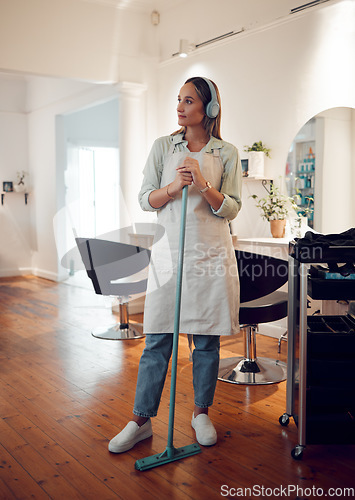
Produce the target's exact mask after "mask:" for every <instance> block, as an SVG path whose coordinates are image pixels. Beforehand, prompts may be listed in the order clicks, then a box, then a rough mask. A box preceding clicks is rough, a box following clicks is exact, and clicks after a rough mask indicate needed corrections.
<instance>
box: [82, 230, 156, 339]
mask: <svg viewBox="0 0 355 500" xmlns="http://www.w3.org/2000/svg"><path fill="white" fill-rule="evenodd" d="M76 244H77V246H78V249H79V252H80V256H81V259H82V261H83V263H84V266H85V269H86V272H87V274H88V276H89V278H90V279H91V281H92V284H93V286H94V290H95V292H96V293H97V294H100V295H111V296H115V297H117V298H118V302H119V317H120V322H119V323H116V324H114V325H112V326H110V327H107V328H98V329H96V330H93V331H92V335H93V336H94V337H97V338H100V339H108V340H125V339H138V338H141V337H143V336H144V335H142V334H141V333H140V332H139V331H138V330H137V329H136V328H134V326H133V325H132V324H130V323H129V314H128V302H129V300H130V299H131V298H132V295H137V294H143V293H144V292H145V291H146V288H147V278H146V277H143V279H141V278H142V276H139V274H138V280H137V281H132V278H131V279H130V280H128V277H132V276H133V275H136V274H137V273H140V272H141V271H143V270H144V269H145V268H146V267H147V266H148V264H149V259H150V250H148V249H145V248H141V247H139V246H135V245H128V244H126V243H118V242H114V241H107V240H100V239H96V238H76Z"/></svg>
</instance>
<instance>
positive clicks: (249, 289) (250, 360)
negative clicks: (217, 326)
mask: <svg viewBox="0 0 355 500" xmlns="http://www.w3.org/2000/svg"><path fill="white" fill-rule="evenodd" d="M235 253H236V258H237V262H238V271H239V280H240V310H239V323H240V325H241V328H242V329H243V333H244V356H243V357H234V358H227V359H221V360H220V364H219V372H218V379H219V380H222V381H224V382H231V383H234V384H249V385H259V384H273V383H276V382H281V381H282V380H285V378H286V374H287V372H286V364H285V363H283V362H281V361H278V360H275V359H270V358H259V357H257V356H256V331H257V329H258V324H259V323H269V322H271V321H276V320H279V319H281V318H285V317H286V316H287V299H288V294H287V293H286V292H282V291H280V290H278V289H279V288H280V287H281V286H282V285H284V284H285V283H286V282H287V280H288V263H287V261H284V260H281V259H276V258H274V257H268V256H266V255H258V254H253V253H249V252H241V251H238V250H236V252H235Z"/></svg>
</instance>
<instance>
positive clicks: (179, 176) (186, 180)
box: [169, 158, 198, 197]
mask: <svg viewBox="0 0 355 500" xmlns="http://www.w3.org/2000/svg"><path fill="white" fill-rule="evenodd" d="M186 159H187V158H186ZM186 159H185V160H184V162H185V161H186ZM190 160H192V158H190ZM192 161H196V160H192ZM184 162H183V163H182V165H180V167H178V168H177V169H176V177H175V179H174V180H173V182H171V183H170V184H169V194H170V195H171V196H172V197H175V196H176V195H177V194H178V193H179V191H181V190H182V188H183V187H184V186H191V184H192V183H193V176H192V174H191V172H189V171H188V170H186V169H184V167H183V165H184ZM197 165H198V162H197Z"/></svg>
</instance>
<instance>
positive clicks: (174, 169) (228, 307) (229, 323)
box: [109, 77, 241, 453]
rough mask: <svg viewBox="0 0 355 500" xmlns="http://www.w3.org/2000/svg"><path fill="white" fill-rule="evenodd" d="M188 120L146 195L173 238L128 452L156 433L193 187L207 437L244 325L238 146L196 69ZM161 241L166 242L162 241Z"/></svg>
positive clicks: (194, 322)
mask: <svg viewBox="0 0 355 500" xmlns="http://www.w3.org/2000/svg"><path fill="white" fill-rule="evenodd" d="M177 114H178V123H179V125H180V126H181V128H180V129H179V130H178V131H177V132H175V133H173V134H171V135H170V136H166V137H161V138H160V139H157V140H156V141H155V143H154V145H153V148H152V150H151V152H150V155H149V157H148V160H147V164H146V166H145V169H144V180H143V184H142V188H141V191H140V194H139V201H140V205H141V207H142V208H143V210H150V211H154V210H155V211H157V213H158V223H159V225H160V226H162V227H163V229H164V231H165V235H164V236H165V238H161V234H160V235H159V238H156V242H155V243H156V244H153V251H152V258H151V265H150V269H149V277H148V289H147V295H146V302H145V309H144V333H145V334H146V347H145V349H144V351H143V354H142V357H141V360H140V364H139V370H138V380H137V388H136V397H135V403H134V409H133V419H132V421H130V422H129V423H128V424H127V426H126V427H125V428H124V429H123V430H122V431H121V432H120V433H119V434H117V436H115V437H114V438H113V439H112V440H111V441H110V443H109V450H110V451H111V452H114V453H122V452H124V451H127V450H129V449H130V448H132V447H133V446H134V445H135V444H136V443H137V442H139V441H142V440H143V439H146V438H148V437H150V436H151V435H152V425H151V420H150V417H154V416H156V414H157V411H158V406H159V403H160V397H161V393H162V390H163V386H164V382H165V377H166V372H167V369H168V363H169V359H170V356H171V352H172V344H173V335H172V334H173V331H174V328H173V322H174V302H175V288H176V265H177V253H178V238H179V227H180V214H181V198H182V196H181V193H182V189H183V187H184V186H189V188H188V204H187V217H186V236H185V253H184V276H183V283H182V301H181V321H180V331H181V332H183V333H187V334H190V335H191V336H192V339H193V343H194V346H195V348H194V351H193V354H192V360H193V387H194V394H195V407H194V411H193V415H192V421H191V425H192V427H193V428H194V430H195V432H196V439H197V441H198V442H199V443H200V444H201V445H204V446H211V445H213V444H215V443H216V442H217V433H216V430H215V428H214V426H213V424H212V422H211V420H210V419H209V416H208V408H209V407H210V406H211V405H212V403H213V397H214V392H215V388H216V382H217V376H218V366H219V339H220V335H231V334H234V333H237V332H238V331H239V325H238V305H239V280H238V272H237V265H236V260H235V253H234V249H233V245H232V241H231V236H230V231H229V224H228V222H229V220H231V219H234V217H235V216H236V215H237V213H238V212H239V210H240V207H241V201H240V189H241V164H240V159H239V155H238V151H237V149H236V148H235V147H234V146H232V145H231V144H229V143H227V142H225V141H222V139H221V136H220V122H221V112H220V97H219V92H218V89H217V86H216V85H215V84H214V83H213V82H211V81H210V80H207V79H206V78H202V77H195V78H189V79H188V80H187V81H186V82H185V84H184V85H183V86H182V88H181V90H180V93H179V96H178V105H177ZM158 240H159V241H158Z"/></svg>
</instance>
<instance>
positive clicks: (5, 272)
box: [0, 267, 33, 278]
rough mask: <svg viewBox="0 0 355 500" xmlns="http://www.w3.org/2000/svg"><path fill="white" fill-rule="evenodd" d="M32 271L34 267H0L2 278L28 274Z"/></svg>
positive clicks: (0, 276)
mask: <svg viewBox="0 0 355 500" xmlns="http://www.w3.org/2000/svg"><path fill="white" fill-rule="evenodd" d="M29 274H33V273H32V267H21V268H20V269H18V268H14V269H0V278H12V277H13V276H28V275H29Z"/></svg>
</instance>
